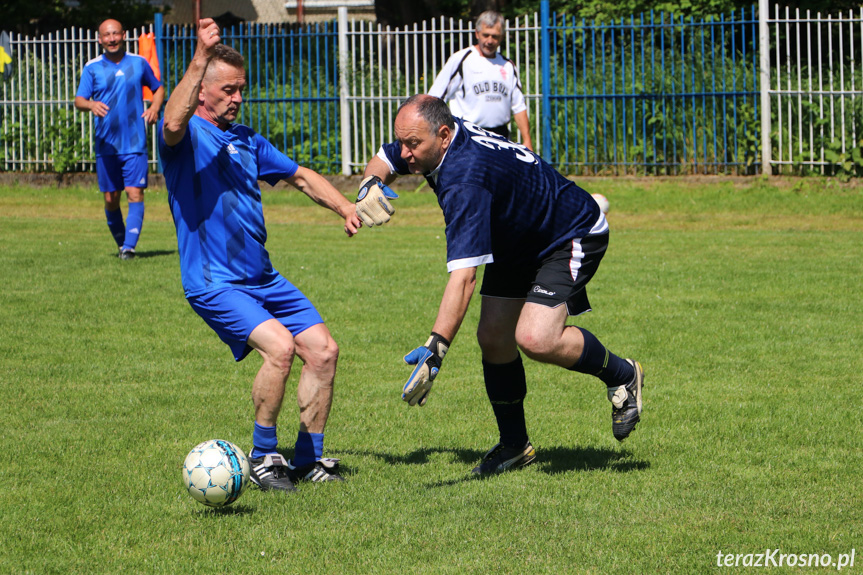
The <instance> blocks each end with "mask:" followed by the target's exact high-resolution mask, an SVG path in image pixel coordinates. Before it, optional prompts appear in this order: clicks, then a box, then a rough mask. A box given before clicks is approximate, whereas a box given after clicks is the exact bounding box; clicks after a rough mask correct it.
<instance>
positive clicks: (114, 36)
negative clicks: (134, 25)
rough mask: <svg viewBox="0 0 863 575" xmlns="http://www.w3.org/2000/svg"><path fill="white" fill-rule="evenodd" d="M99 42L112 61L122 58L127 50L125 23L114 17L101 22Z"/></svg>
mask: <svg viewBox="0 0 863 575" xmlns="http://www.w3.org/2000/svg"><path fill="white" fill-rule="evenodd" d="M99 44H101V45H102V49H103V50H104V51H105V56H106V57H107V58H108V59H109V60H111V61H112V62H118V61H119V60H120V59H122V58H123V54H125V52H126V31H125V30H124V29H123V25H122V24H120V23H119V22H118V21H117V20H112V19H108V20H105V21H104V22H102V23H101V24H99Z"/></svg>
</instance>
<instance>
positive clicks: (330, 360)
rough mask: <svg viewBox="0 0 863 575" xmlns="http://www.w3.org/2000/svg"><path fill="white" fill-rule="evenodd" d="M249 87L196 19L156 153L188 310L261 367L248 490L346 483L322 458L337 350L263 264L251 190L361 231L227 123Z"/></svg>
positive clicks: (315, 182)
mask: <svg viewBox="0 0 863 575" xmlns="http://www.w3.org/2000/svg"><path fill="white" fill-rule="evenodd" d="M245 85H246V77H245V68H244V61H243V56H242V55H240V53H239V52H237V51H236V50H234V49H233V48H229V47H227V46H225V45H224V44H221V43H220V36H219V27H218V26H217V25H216V24H215V23H214V22H213V20H212V19H210V18H206V19H202V20H201V21H200V22H199V25H198V43H197V47H196V50H195V54H194V57H193V58H192V62H191V63H190V64H189V68H188V69H187V70H186V73H185V75H184V76H183V79H182V80H181V81H180V83H179V84H177V87H176V88H174V91H173V93H172V94H171V98H170V100H169V101H168V104H167V105H166V107H165V117H164V119H163V121H162V122H161V123H160V125H159V128H158V132H159V153H160V156H161V159H162V163H163V168H164V173H165V182H166V184H167V187H168V199H169V202H170V205H171V212H172V214H173V218H174V224H175V226H176V228H177V243H178V245H179V251H180V272H181V276H182V281H183V289H184V291H185V294H186V298H187V300H188V302H189V304H191V306H192V308H193V309H194V310H195V311H196V312H197V313H198V315H200V316H201V317H202V318H203V319H204V321H206V322H207V324H208V325H209V326H210V327H211V328H212V329H213V330H214V331H215V332H216V333H217V334H218V335H219V337H220V338H221V339H222V341H224V342H225V343H226V344H227V345H228V346H230V348H231V351H232V352H233V354H234V358H235V359H236V360H237V361H240V360H242V359H243V358H244V357H245V356H246V355H247V354H248V353H249V352H250V351H251V350H253V349H254V350H257V351H258V352H259V353H260V355H261V357H262V358H263V360H264V361H263V365H262V366H261V369H260V371H259V372H258V374H257V376H256V377H255V381H254V384H253V385H252V401H253V404H254V410H255V422H254V427H253V433H252V440H253V448H252V451H251V453H250V459H251V466H252V472H251V478H252V481H253V482H254V483H256V484H257V485H258V486H260V487H261V489H264V490H267V489H274V490H280V491H294V490H295V489H296V488H295V486H294V483H296V482H298V481H303V480H305V481H313V482H322V481H334V480H336V481H337V480H341V479H342V477H341V475H339V473H338V462H337V460H334V459H328V458H324V457H323V448H324V427H325V425H326V422H327V418H328V416H329V412H330V407H331V405H332V398H333V380H334V378H335V371H336V362H337V360H338V353H339V349H338V346H337V345H336V342H335V341H334V340H333V338H332V336H331V335H330V332H329V330H328V329H327V327H326V326H325V325H324V323H323V320H322V319H321V316H320V315H319V314H318V312H317V310H316V309H315V307H314V306H313V305H312V303H311V302H310V301H309V300H308V299H307V298H306V297H305V296H304V295H303V294H302V293H301V292H300V291H299V290H298V289H297V288H296V287H294V286H293V285H292V284H291V283H290V282H288V280H286V279H285V278H284V277H282V276H281V275H280V274H279V273H278V272H277V271H275V270H274V269H273V266H272V264H271V263H270V257H269V254H268V252H267V250H266V248H265V242H266V239H267V231H266V228H265V227H264V215H263V209H262V205H261V190H260V188H259V186H258V180H263V181H266V182H268V183H269V184H270V185H274V184H275V183H277V182H278V181H279V180H285V181H287V182H288V183H290V184H291V185H293V186H295V187H297V188H298V189H300V190H301V191H302V192H304V193H305V194H306V195H308V196H309V197H310V198H311V199H312V200H314V201H315V202H316V203H318V204H320V205H321V206H324V207H327V208H329V209H331V210H332V211H334V212H336V213H337V214H339V215H340V216H342V217H343V218H344V226H345V232H346V233H347V234H348V235H349V236H351V235H353V234H354V233H356V232H357V230H358V229H359V227H360V225H361V224H360V220H359V218H358V217H357V214H356V207H355V205H354V204H352V203H351V202H350V201H348V200H347V199H346V198H345V197H344V196H343V195H342V194H341V193H340V192H339V191H338V190H336V189H335V188H333V187H332V186H331V185H330V184H329V182H327V181H326V180H325V179H324V178H323V177H322V176H320V175H319V174H317V173H316V172H314V171H312V170H309V169H307V168H303V167H301V166H298V165H297V164H296V162H294V161H293V160H291V159H290V158H288V157H287V156H285V155H284V154H282V153H281V152H279V151H278V150H276V148H275V147H273V145H272V144H270V143H269V142H268V141H267V140H266V139H264V138H263V137H261V136H260V135H258V134H256V133H255V132H254V131H253V130H251V129H250V128H248V127H246V126H243V125H241V124H236V123H234V121H235V120H236V118H237V114H238V113H239V109H240V105H241V103H242V101H243V96H242V94H243V89H244V87H245ZM295 356H298V357H299V358H300V359H301V360H302V361H303V364H304V365H303V367H302V371H301V374H300V378H299V383H298V385H297V402H298V403H299V407H300V426H299V433H298V435H297V441H296V444H295V449H294V455H293V457H292V458H291V460H290V461H286V460H285V459H284V457H283V456H282V455H281V454H279V453H278V451H277V450H276V447H277V445H278V438H277V432H276V431H277V430H276V424H277V420H278V416H279V412H280V410H281V405H282V399H283V398H284V394H285V384H286V382H287V379H288V376H289V374H290V371H291V366H292V363H293V360H294V357H295Z"/></svg>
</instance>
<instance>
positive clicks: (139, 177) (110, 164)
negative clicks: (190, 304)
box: [96, 154, 147, 192]
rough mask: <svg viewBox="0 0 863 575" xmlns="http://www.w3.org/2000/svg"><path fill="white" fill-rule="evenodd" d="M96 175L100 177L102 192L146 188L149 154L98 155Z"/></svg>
mask: <svg viewBox="0 0 863 575" xmlns="http://www.w3.org/2000/svg"><path fill="white" fill-rule="evenodd" d="M96 176H97V177H98V179H99V190H100V191H102V192H119V191H120V190H124V189H126V188H146V187H147V154H121V155H118V156H97V157H96Z"/></svg>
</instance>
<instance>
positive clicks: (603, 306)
mask: <svg viewBox="0 0 863 575" xmlns="http://www.w3.org/2000/svg"><path fill="white" fill-rule="evenodd" d="M582 184H583V185H584V186H585V187H586V188H587V189H589V191H592V192H602V193H604V194H606V195H607V196H608V197H609V199H610V200H611V210H612V212H611V214H610V218H609V219H610V222H611V225H612V239H611V247H610V250H609V253H608V255H607V256H606V258H605V260H604V261H603V264H602V266H601V268H600V270H599V273H598V274H597V276H596V277H595V279H594V280H593V282H592V283H591V287H590V294H591V302H592V304H593V307H594V310H595V311H594V312H592V313H590V314H587V315H586V316H582V317H581V318H578V322H579V325H583V326H584V327H586V328H588V329H590V330H591V331H593V332H594V333H595V334H597V336H598V337H599V338H600V339H601V340H602V341H603V342H604V343H605V344H606V345H607V346H608V347H609V348H610V349H611V350H612V351H615V352H617V353H619V354H622V355H625V356H627V357H630V356H631V357H635V358H637V359H639V360H640V361H641V362H642V363H643V365H644V367H645V370H646V372H647V379H646V384H647V388H646V391H645V395H646V399H645V402H646V407H645V412H644V414H643V420H642V423H641V424H640V425H639V427H638V429H637V430H636V432H635V433H634V434H633V436H632V437H631V438H630V439H628V440H627V441H626V442H625V443H623V444H618V443H617V442H616V441H615V440H614V439H613V437H612V435H611V425H610V421H609V420H610V417H609V412H610V407H609V403H608V402H607V400H606V399H605V393H604V388H603V386H602V384H601V383H599V382H598V381H595V380H593V379H591V378H588V377H586V376H582V375H578V374H574V373H571V372H568V371H565V370H561V369H558V368H553V367H550V366H545V365H540V364H536V363H533V362H529V361H527V362H526V369H527V374H528V381H529V383H528V398H527V416H528V425H529V430H530V433H531V439H532V441H533V443H534V445H535V446H536V447H537V449H538V453H539V460H538V462H537V464H536V465H534V466H532V467H530V468H527V469H524V470H520V471H518V472H515V473H510V474H505V475H502V476H499V477H495V478H491V479H488V480H471V479H470V478H469V477H468V475H469V470H470V469H471V468H472V467H473V466H474V465H475V464H476V462H477V461H478V459H479V457H480V456H481V455H482V453H483V452H484V451H485V450H486V449H487V448H488V447H490V446H491V445H492V444H493V443H495V441H496V428H495V425H494V419H493V416H492V414H491V409H490V408H489V406H488V402H487V399H486V397H485V391H484V387H483V382H482V370H481V367H480V363H479V357H480V356H479V348H478V346H477V344H476V341H475V338H474V337H473V332H474V330H475V328H476V321H477V315H478V311H479V305H477V304H478V302H475V304H474V305H473V306H472V307H471V309H470V311H469V316H468V318H467V319H466V320H465V324H464V325H463V328H462V333H461V334H460V335H459V337H458V338H457V339H456V341H455V343H454V345H453V347H452V349H451V351H450V353H449V354H448V355H447V359H446V362H445V363H444V366H443V369H442V371H441V375H440V377H439V379H438V380H437V382H436V384H435V389H434V393H433V394H432V396H431V398H430V400H429V404H428V405H427V406H426V407H425V408H423V409H419V408H408V407H407V406H406V405H405V404H404V403H403V402H402V401H401V400H400V398H399V393H400V390H401V386H402V383H403V380H404V379H405V378H406V377H407V375H408V369H407V367H406V366H404V365H403V363H402V362H401V357H402V355H403V354H404V353H406V352H407V351H409V350H410V349H412V348H413V347H414V346H416V345H418V344H420V343H422V341H424V340H425V338H426V336H427V334H428V331H429V329H430V328H431V325H432V322H433V319H434V315H435V313H436V311H437V305H438V302H439V297H440V294H441V291H442V289H443V286H444V284H445V282H446V274H445V266H444V261H445V244H444V239H443V224H442V220H441V218H440V215H439V210H438V209H437V207H436V202H435V199H434V197H433V195H432V194H430V193H428V192H427V191H425V192H418V193H413V192H407V193H403V194H402V196H403V197H402V198H401V199H400V200H398V203H397V204H396V205H397V209H398V213H397V214H396V216H395V219H394V221H393V222H392V223H393V225H392V226H390V227H387V228H384V229H381V230H371V231H370V230H363V231H362V233H361V234H360V235H359V236H358V237H355V238H352V239H348V238H346V237H345V236H344V234H343V233H342V231H341V225H340V222H339V219H338V218H337V217H335V216H334V215H332V214H328V213H327V212H326V211H324V210H322V209H320V208H317V207H315V206H312V204H311V202H309V201H308V200H307V199H306V198H304V197H302V196H301V195H299V194H298V193H287V192H283V191H275V192H266V193H265V197H264V202H265V204H266V206H267V221H268V224H269V225H268V227H269V242H268V247H269V248H270V251H271V254H272V256H273V259H274V263H275V266H276V268H277V269H279V270H280V271H281V272H282V273H283V274H284V275H285V276H287V277H288V278H289V279H291V280H292V281H294V282H295V283H296V284H298V285H299V286H300V287H301V288H302V289H303V290H304V291H305V292H306V293H307V294H308V295H309V296H310V297H311V299H312V301H314V302H315V304H316V305H317V307H318V308H319V309H320V311H321V312H322V314H323V315H324V317H325V319H326V320H327V323H328V325H329V327H330V330H331V331H332V332H333V335H334V337H335V338H336V340H337V341H338V342H339V344H340V347H341V350H342V353H341V359H340V363H339V372H338V376H337V381H336V385H337V388H336V398H335V404H334V409H333V412H332V416H331V419H330V422H329V425H328V428H327V453H328V454H329V455H331V456H334V457H341V458H342V461H343V464H344V465H345V466H346V467H347V476H348V481H347V482H345V483H344V484H340V485H318V486H311V485H303V486H301V489H300V492H299V493H297V494H294V495H291V496H282V495H279V494H270V493H261V492H259V491H257V490H254V489H250V490H249V491H247V492H246V493H245V494H244V495H243V497H242V498H241V499H240V500H239V501H238V502H237V503H235V504H234V506H233V507H232V508H229V509H227V510H226V511H221V512H219V511H212V510H209V509H207V508H205V507H203V506H201V505H199V504H197V503H195V502H194V501H193V500H192V499H191V498H190V497H189V496H188V495H187V494H186V493H185V492H184V488H183V486H182V485H181V483H180V465H181V463H182V461H183V458H184V457H185V455H186V453H187V452H188V450H189V449H191V447H192V446H194V445H195V444H197V443H198V442H200V441H203V440H205V439H210V438H214V437H219V438H224V439H228V440H231V441H234V442H236V443H238V444H239V445H240V446H242V447H243V448H248V446H249V444H250V441H251V428H250V427H251V417H252V415H251V414H252V411H251V401H250V388H251V380H252V378H253V377H254V374H255V372H256V371H257V368H258V367H259V363H260V362H259V360H258V359H257V358H256V357H253V356H250V357H249V358H248V359H247V360H245V361H244V362H241V363H239V364H237V363H235V362H233V360H232V358H231V356H230V353H229V351H228V349H227V347H225V346H224V345H223V344H222V343H221V342H220V341H219V340H218V338H217V337H216V336H215V335H214V334H213V333H212V332H211V331H210V330H209V329H208V328H207V327H206V325H205V324H204V323H203V322H202V321H201V320H200V319H199V318H198V317H197V316H196V315H195V314H194V312H193V311H192V310H191V308H189V306H188V305H187V304H186V303H185V301H184V299H183V292H182V288H181V285H180V278H179V265H178V256H177V252H176V240H175V238H174V235H173V225H172V224H171V221H170V216H169V213H168V210H167V208H166V194H165V192H164V191H163V190H153V191H151V192H149V194H148V213H147V220H146V222H145V226H144V230H143V234H142V239H141V243H140V245H139V251H140V253H141V256H142V257H139V258H138V259H136V260H134V261H130V262H121V261H119V260H118V259H117V258H115V257H113V255H114V250H113V248H112V242H111V239H110V236H109V235H108V232H107V229H106V226H105V224H104V220H103V215H102V209H101V199H100V197H99V194H97V193H95V192H94V191H92V190H85V189H45V188H27V187H24V186H12V187H5V188H2V189H0V270H2V277H3V282H2V285H3V287H2V290H0V326H2V332H0V384H2V390H3V397H4V400H3V401H2V402H0V439H2V443H3V446H4V449H3V450H2V451H0V484H2V485H3V488H2V489H0V516H2V517H3V521H2V524H0V541H2V542H3V543H2V545H0V572H3V573H64V574H65V573H121V572H125V573H181V572H183V573H304V574H305V573H385V574H389V573H402V572H403V573H496V574H499V573H560V572H563V573H670V572H676V573H703V572H711V571H720V570H721V569H719V568H718V567H717V566H716V565H717V553H719V552H720V551H722V552H723V553H741V554H745V553H763V552H764V550H765V549H775V548H779V549H780V550H781V552H782V553H818V554H825V553H829V554H832V555H833V557H834V558H836V557H838V556H839V554H842V553H850V552H851V550H852V549H855V548H856V552H857V553H856V555H857V557H856V564H855V567H854V569H849V570H846V572H860V565H863V528H861V525H863V504H861V501H863V487H861V482H860V470H861V467H863V465H861V464H863V447H861V445H863V444H861V441H860V429H861V426H863V415H861V400H860V389H861V387H860V386H861V383H863V381H861V375H860V374H861V373H863V360H861V354H860V352H859V348H860V343H861V341H863V337H861V336H863V330H861V327H860V326H861V325H863V305H861V298H860V293H861V291H860V282H861V278H863V192H861V188H860V187H859V186H858V187H853V186H852V187H847V186H838V185H832V184H830V183H829V182H825V180H801V181H790V182H788V181H780V182H779V183H769V182H765V181H763V180H711V179H690V180H683V179H681V180H673V179H670V180H669V179H657V180H628V179H617V180H585V181H583V182H582ZM295 381H296V379H295V377H292V379H291V381H290V382H289V386H290V388H291V389H293V386H295ZM296 423H297V416H296V407H295V404H294V402H293V391H289V393H288V398H287V399H286V401H285V406H284V409H283V414H282V418H281V426H280V430H281V431H280V435H281V439H282V443H283V444H284V445H286V446H291V445H292V443H293V439H294V437H295V434H296ZM288 454H289V452H288ZM805 570H806V571H809V569H805ZM779 571H783V569H779ZM815 571H819V570H817V569H816V570H815Z"/></svg>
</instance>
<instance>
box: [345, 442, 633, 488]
mask: <svg viewBox="0 0 863 575" xmlns="http://www.w3.org/2000/svg"><path fill="white" fill-rule="evenodd" d="M342 453H345V454H347V455H360V456H372V457H377V458H378V459H381V460H383V461H385V462H386V463H388V464H390V465H425V464H427V463H429V462H430V461H431V458H432V456H433V455H435V454H439V453H447V454H450V455H452V456H453V457H454V459H455V460H456V461H457V462H458V463H464V464H465V465H469V466H470V468H471V469H472V468H473V466H475V465H477V464H479V462H480V460H481V458H482V456H483V455H485V453H486V452H485V451H479V450H476V449H454V448H446V447H424V448H422V449H417V450H416V451H412V452H410V453H408V454H406V455H392V454H390V453H381V452H377V451H359V450H351V451H343V452H342ZM532 467H533V468H535V469H537V470H538V471H540V472H542V473H547V474H548V475H558V474H561V473H567V472H569V471H595V470H605V471H613V472H617V473H629V472H632V471H643V470H645V469H649V468H650V462H649V461H645V460H643V459H638V458H635V457H633V455H632V453H631V452H629V451H628V450H626V449H623V450H620V449H609V448H604V447H599V448H597V447H549V448H544V447H539V448H538V449H537V458H536V462H535V463H534V464H533V465H532ZM493 477H495V476H493V475H492V476H477V475H471V474H470V469H467V470H466V473H465V475H464V476H463V477H459V478H457V479H450V480H447V481H436V482H434V483H430V484H428V485H427V487H446V486H450V485H458V484H460V483H464V482H466V481H477V480H485V479H491V478H493Z"/></svg>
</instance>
